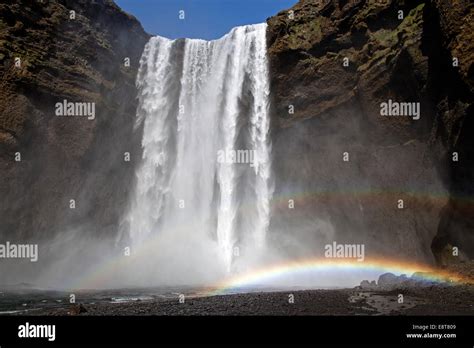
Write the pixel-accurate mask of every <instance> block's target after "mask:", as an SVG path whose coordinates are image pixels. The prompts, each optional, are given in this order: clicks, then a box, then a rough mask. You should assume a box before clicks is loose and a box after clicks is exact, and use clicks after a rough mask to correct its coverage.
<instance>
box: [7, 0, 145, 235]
mask: <svg viewBox="0 0 474 348" xmlns="http://www.w3.org/2000/svg"><path fill="white" fill-rule="evenodd" d="M71 11H74V12H71ZM148 38H149V37H148V35H147V34H146V33H145V32H144V30H143V29H142V27H141V25H140V23H139V22H138V21H137V20H136V19H135V18H134V17H131V16H129V15H128V14H126V13H124V12H123V11H121V10H120V8H118V7H117V6H116V5H115V4H114V3H113V2H112V1H110V0H92V1H91V0H47V1H33V0H17V1H13V2H11V1H0V76H1V89H0V94H1V95H0V175H1V177H2V178H1V181H0V197H1V199H0V221H1V225H0V235H1V236H2V239H6V240H8V239H10V240H12V242H13V241H18V242H24V241H25V240H40V239H42V238H45V237H47V238H51V237H52V236H54V235H55V234H57V233H63V232H64V231H65V230H66V229H74V228H76V227H79V226H81V227H83V228H81V233H83V234H87V233H91V234H94V235H99V236H103V235H104V234H107V233H109V230H111V229H114V230H115V227H116V226H117V224H118V223H119V218H120V215H121V214H122V211H123V209H124V207H125V203H126V202H127V196H128V192H129V189H130V187H131V182H133V163H134V160H135V159H136V158H139V157H140V153H139V148H140V147H139V141H140V139H139V136H138V137H137V136H136V134H135V136H134V132H133V127H134V122H135V111H136V88H135V76H136V73H137V69H138V64H139V59H140V56H141V53H142V50H143V47H144V45H145V44H146V42H147V41H148ZM127 57H128V58H129V59H130V67H127V66H126V65H125V59H126V58H127ZM17 58H19V59H20V61H18V60H16V59H17ZM18 62H19V64H17V65H16V64H15V63H18ZM65 99H66V100H67V101H69V102H81V103H84V102H87V103H92V102H94V103H96V106H95V107H96V109H95V119H94V120H88V119H87V118H85V117H57V116H56V115H55V110H56V109H55V104H56V103H58V102H62V101H63V100H65ZM137 138H138V139H137ZM125 152H130V153H131V161H130V162H126V161H124V153H125ZM18 153H19V154H20V155H21V161H15V158H16V156H17V155H18ZM71 199H74V200H75V205H76V207H75V209H70V200H71Z"/></svg>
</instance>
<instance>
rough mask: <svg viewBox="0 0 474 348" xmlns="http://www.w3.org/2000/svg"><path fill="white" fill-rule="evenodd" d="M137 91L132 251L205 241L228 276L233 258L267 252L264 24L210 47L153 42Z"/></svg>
mask: <svg viewBox="0 0 474 348" xmlns="http://www.w3.org/2000/svg"><path fill="white" fill-rule="evenodd" d="M137 87H138V92H139V93H138V96H139V106H138V111H137V125H143V138H142V148H143V158H142V159H141V162H140V164H139V167H138V169H137V172H136V187H135V192H134V196H133V201H132V202H131V205H130V210H129V213H128V214H127V216H126V218H125V221H126V222H127V224H126V225H127V228H128V232H129V236H130V238H131V240H132V243H133V244H134V245H140V244H143V243H147V241H148V240H150V238H153V237H154V236H155V235H156V234H164V235H166V234H168V235H175V236H180V238H181V239H180V240H182V243H187V242H188V240H189V241H193V242H192V243H199V242H196V241H199V240H200V239H201V238H210V239H212V240H213V241H215V244H216V250H217V254H218V255H219V258H220V260H219V261H217V260H216V262H221V263H222V264H223V265H224V267H225V269H226V270H227V271H230V270H231V269H232V264H233V260H234V259H235V258H236V257H237V256H241V255H245V253H246V252H248V250H250V249H252V250H260V251H261V250H263V249H264V248H265V243H266V233H267V229H268V225H269V214H270V207H269V204H270V200H271V197H272V193H273V188H272V180H271V163H270V152H271V145H270V140H269V93H270V91H269V79H268V62H267V56H266V24H258V25H249V26H243V27H237V28H234V29H233V30H232V31H231V32H230V33H228V34H227V35H225V36H224V37H222V38H221V39H218V40H214V41H204V40H197V39H179V40H169V39H166V38H162V37H159V36H157V37H153V38H151V39H150V41H149V42H148V44H147V45H146V47H145V50H144V52H143V55H142V58H141V61H140V68H139V72H138V77H137ZM191 237H192V238H191Z"/></svg>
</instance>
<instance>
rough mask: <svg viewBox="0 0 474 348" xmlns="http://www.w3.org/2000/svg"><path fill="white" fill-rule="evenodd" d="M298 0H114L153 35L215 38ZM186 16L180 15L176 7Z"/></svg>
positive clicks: (276, 11) (291, 4) (286, 7)
mask: <svg viewBox="0 0 474 348" xmlns="http://www.w3.org/2000/svg"><path fill="white" fill-rule="evenodd" d="M297 2H298V0H115V3H116V4H117V5H119V6H120V7H121V8H122V9H123V10H124V11H126V12H128V13H130V14H132V15H134V16H135V17H137V19H138V20H139V21H140V22H141V23H142V25H143V28H144V29H145V30H146V31H147V32H148V33H150V34H152V35H160V36H164V37H167V38H170V39H176V38H182V37H187V38H199V39H205V40H212V39H217V38H219V37H221V36H223V35H224V34H226V33H227V32H229V30H230V29H232V28H233V27H236V26H239V25H245V24H256V23H262V22H264V21H265V20H266V19H267V18H268V17H271V16H273V15H275V14H277V13H278V12H280V11H281V10H286V9H288V8H290V7H292V6H293V5H294V4H296V3H297ZM180 10H184V11H185V19H184V20H180V19H179V11H180Z"/></svg>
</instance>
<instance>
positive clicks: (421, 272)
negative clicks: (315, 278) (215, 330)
mask: <svg viewBox="0 0 474 348" xmlns="http://www.w3.org/2000/svg"><path fill="white" fill-rule="evenodd" d="M356 271H362V272H364V271H367V272H369V271H370V272H371V273H378V274H379V275H381V274H383V273H393V274H395V275H401V274H406V275H407V276H411V275H413V274H415V277H416V279H417V280H422V281H428V282H439V283H441V282H449V283H457V284H471V285H474V278H472V277H467V276H463V275H461V274H458V273H455V272H452V271H447V270H443V269H439V268H434V267H432V266H429V265H424V264H419V263H415V262H408V261H400V260H387V259H384V258H372V259H366V260H364V261H363V262H359V261H356V260H348V259H327V258H314V259H303V260H295V261H287V262H282V263H279V264H274V265H270V266H266V267H262V268H259V269H256V270H252V271H249V272H244V273H241V274H238V275H235V276H231V277H229V278H227V279H225V280H224V281H222V282H221V283H219V284H217V285H216V286H214V287H212V288H210V289H208V290H207V291H206V292H205V293H204V295H207V296H212V295H221V294H226V293H232V292H245V291H246V290H249V289H252V288H254V287H255V286H258V285H259V284H262V283H269V284H271V283H272V281H277V280H278V279H281V278H284V277H286V276H289V275H295V274H303V273H307V274H311V273H317V272H335V273H337V272H356Z"/></svg>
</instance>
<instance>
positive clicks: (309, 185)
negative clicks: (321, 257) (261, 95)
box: [267, 0, 474, 263]
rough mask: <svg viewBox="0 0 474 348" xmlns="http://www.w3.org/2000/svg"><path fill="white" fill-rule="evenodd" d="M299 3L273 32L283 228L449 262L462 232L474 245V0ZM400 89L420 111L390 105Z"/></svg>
mask: <svg viewBox="0 0 474 348" xmlns="http://www.w3.org/2000/svg"><path fill="white" fill-rule="evenodd" d="M289 11H290V12H289ZM289 11H283V12H281V13H279V14H278V15H277V16H275V17H272V18H270V19H269V20H268V24H269V27H268V35H267V36H268V46H269V55H270V61H271V73H272V76H271V79H272V81H271V82H272V91H273V107H274V113H273V116H274V118H273V133H274V134H273V146H274V148H273V149H274V167H275V171H276V176H277V178H276V180H277V185H276V188H277V192H276V196H277V197H284V199H283V201H282V202H280V204H278V205H276V206H275V208H274V212H275V216H277V218H276V220H275V221H274V222H273V223H274V226H275V228H277V229H279V230H280V233H281V234H285V235H288V234H290V233H291V231H292V230H294V231H298V230H300V231H301V230H303V232H301V233H302V236H303V238H307V240H308V243H313V245H315V246H317V245H318V244H321V243H324V242H331V241H332V240H333V239H336V240H337V241H339V242H341V243H343V242H360V243H365V244H366V247H367V249H366V255H367V256H370V255H372V256H376V255H379V256H384V255H385V256H400V255H402V256H404V257H407V258H411V259H413V260H423V261H435V259H436V261H438V262H439V263H444V262H445V260H444V259H443V257H442V255H443V250H445V249H446V248H450V247H451V246H457V247H459V248H460V249H461V253H462V254H463V255H464V256H465V255H466V254H467V255H468V256H469V257H471V258H472V257H474V254H473V253H474V234H473V228H474V209H473V198H474V197H473V196H474V185H473V182H474V181H473V179H474V147H473V140H472V136H470V134H472V132H473V130H474V124H473V112H472V109H473V95H474V80H473V73H474V38H473V36H474V30H473V29H474V28H473V27H474V20H473V19H474V6H473V4H472V2H470V1H468V0H466V1H463V0H460V1H456V2H452V1H445V0H437V1H421V0H418V1H403V0H398V1H397V0H383V1H375V0H374V1H370V0H368V1H357V0H353V1H344V0H301V1H300V2H299V3H298V4H297V5H295V6H294V7H293V8H292V9H290V10H289ZM291 11H292V12H291ZM399 11H402V12H399ZM401 14H402V15H403V17H401V16H400V15H401ZM399 16H400V17H399ZM454 58H456V59H457V61H456V62H458V66H456V64H453V61H454ZM347 62H348V66H347V64H344V63H347ZM389 99H391V100H393V101H397V102H420V105H421V116H420V119H419V120H414V119H412V118H409V117H383V116H381V113H380V110H381V107H380V105H381V103H383V102H387V101H388V100H389ZM290 106H291V108H294V113H290V112H289V111H290ZM344 152H347V153H348V154H349V161H348V162H345V161H343V153H344ZM454 152H457V153H458V156H459V160H458V161H457V162H456V161H453V153H454ZM288 199H294V200H295V209H293V210H292V209H288V206H287V200H288ZM399 199H402V200H403V209H399V206H398V201H399ZM325 222H330V224H331V225H332V226H334V231H332V232H324V230H327V226H326V225H325ZM304 229H306V231H304ZM318 230H319V232H317V231H318ZM315 232H316V233H315ZM318 236H319V237H318ZM289 243H292V238H289ZM431 249H432V250H431ZM433 256H434V257H433Z"/></svg>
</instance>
